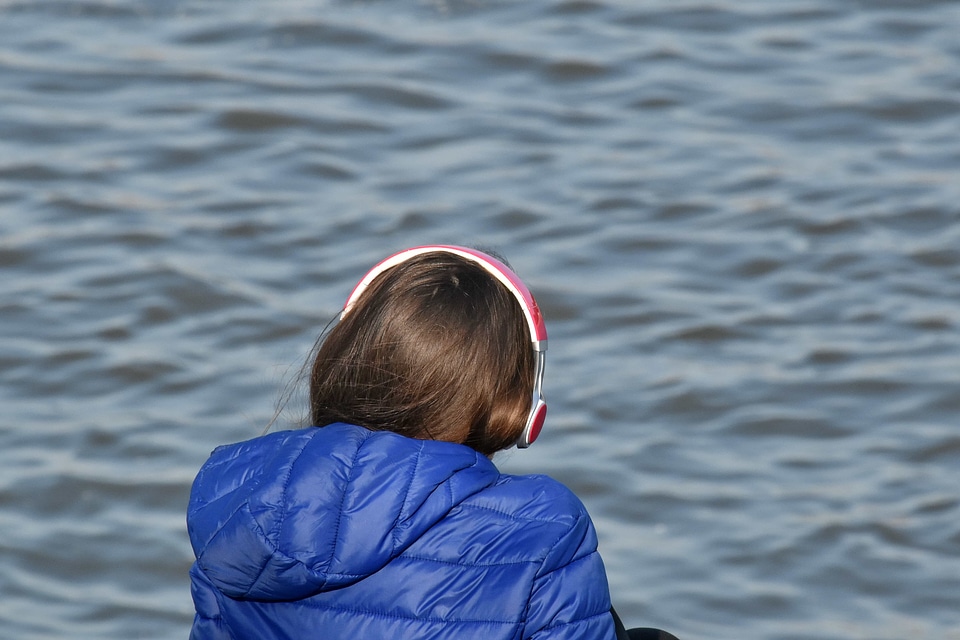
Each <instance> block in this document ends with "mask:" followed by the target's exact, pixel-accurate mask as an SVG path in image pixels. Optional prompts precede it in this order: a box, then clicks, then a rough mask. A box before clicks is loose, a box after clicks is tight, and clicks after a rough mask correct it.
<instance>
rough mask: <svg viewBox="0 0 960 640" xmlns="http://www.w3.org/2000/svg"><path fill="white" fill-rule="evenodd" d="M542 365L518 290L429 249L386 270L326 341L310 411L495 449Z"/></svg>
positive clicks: (523, 412) (519, 417) (525, 403)
mask: <svg viewBox="0 0 960 640" xmlns="http://www.w3.org/2000/svg"><path fill="white" fill-rule="evenodd" d="M533 372H534V360H533V350H532V347H531V344H530V334H529V330H528V329H527V325H526V320H525V318H524V315H523V310H522V309H521V307H520V303H519V302H518V301H517V300H516V298H515V297H514V296H513V294H512V293H510V291H508V290H507V288H506V287H504V286H503V284H501V283H500V282H498V281H497V280H496V279H495V278H494V277H493V276H492V275H490V274H489V273H487V272H486V271H485V270H484V269H483V268H482V267H480V266H479V265H477V264H474V263H473V262H471V261H469V260H467V259H465V258H462V257H460V256H457V255H453V254H449V253H444V252H430V253H425V254H422V255H420V256H416V257H414V258H412V259H410V260H408V261H406V262H403V263H401V264H399V265H397V266H395V267H392V268H390V269H389V270H387V271H386V272H384V273H383V274H381V275H380V276H378V277H377V278H376V279H375V280H374V281H373V282H372V283H371V284H370V286H369V288H368V289H367V290H366V291H364V292H363V293H362V294H361V295H360V297H359V298H358V299H357V301H356V303H355V305H354V306H353V307H352V308H351V309H350V312H349V313H348V314H347V315H346V316H345V317H344V318H343V319H342V320H341V321H340V323H339V324H337V325H336V326H335V327H334V328H333V329H332V330H331V331H330V333H329V334H328V335H327V337H326V338H325V339H324V340H323V343H322V344H321V345H320V347H319V349H318V351H317V356H316V359H315V360H314V363H313V369H312V373H311V376H310V414H311V419H312V421H313V424H314V425H317V426H324V425H327V424H330V423H333V422H349V423H352V424H357V425H360V426H363V427H366V428H368V429H372V430H377V431H393V432H396V433H399V434H402V435H405V436H409V437H412V438H420V439H432V440H445V441H449V442H458V443H463V444H466V445H469V446H471V447H473V448H474V449H476V450H477V451H479V452H480V453H482V454H484V455H487V456H489V455H493V454H494V453H495V452H497V451H500V450H501V449H506V448H507V447H509V446H510V445H512V444H513V443H514V442H515V441H516V440H517V438H518V437H519V435H520V433H521V431H522V430H523V427H524V424H525V422H526V418H527V412H528V411H529V410H530V404H531V398H532V393H533Z"/></svg>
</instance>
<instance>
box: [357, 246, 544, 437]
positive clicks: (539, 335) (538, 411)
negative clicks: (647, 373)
mask: <svg viewBox="0 0 960 640" xmlns="http://www.w3.org/2000/svg"><path fill="white" fill-rule="evenodd" d="M432 252H442V253H452V254H454V255H458V256H460V257H462V258H466V259H467V260H470V261H471V262H473V263H476V264H478V265H480V266H481V267H483V269H484V270H485V271H486V272H487V273H489V274H490V275H492V276H493V277H494V278H496V279H497V280H499V281H500V282H501V283H503V285H504V286H505V287H506V288H507V289H508V290H509V291H510V293H512V294H513V296H514V297H515V298H516V299H517V301H518V302H519V303H520V308H521V309H523V315H524V317H525V318H526V319H527V326H528V328H529V329H530V342H531V344H532V345H533V351H534V355H535V356H536V371H535V372H534V383H533V402H532V404H531V406H530V415H529V416H528V417H527V424H526V425H525V426H524V428H523V433H522V434H521V435H520V438H519V439H517V447H519V448H521V449H526V448H527V447H529V446H530V445H531V444H532V443H533V441H534V440H536V439H537V436H539V435H540V430H541V429H543V421H544V420H545V419H546V417H547V403H546V402H545V401H544V399H543V368H544V356H545V355H546V351H547V327H546V325H545V324H544V323H543V315H542V314H541V313H540V307H538V306H537V301H536V300H534V299H533V294H531V293H530V290H529V289H527V287H526V285H524V284H523V281H521V280H520V278H518V277H517V274H515V273H514V272H513V271H511V270H510V268H509V267H508V266H507V265H505V264H503V263H502V262H500V261H499V260H497V259H496V258H494V257H492V256H489V255H487V254H485V253H483V252H482V251H477V250H476V249H470V248H467V247H457V246H453V245H441V244H435V245H427V246H423V247H414V248H412V249H406V250H404V251H401V252H399V253H395V254H393V255H392V256H390V257H389V258H386V259H385V260H382V261H381V262H379V263H377V264H376V265H375V266H374V267H373V269H371V270H370V271H369V272H368V273H367V275H365V276H363V279H362V280H360V282H359V283H357V286H356V287H354V289H353V293H351V294H350V297H348V298H347V303H346V304H345V305H343V311H342V312H341V313H340V319H341V320H342V319H343V318H344V317H345V316H346V315H347V313H349V311H350V309H351V308H352V307H353V305H354V303H355V302H356V301H357V298H359V297H360V294H361V293H363V292H364V290H366V288H367V287H368V286H369V285H370V283H371V282H373V281H374V279H375V278H376V277H377V276H379V275H380V274H381V273H383V272H384V271H386V270H387V269H390V268H391V267H395V266H397V265H398V264H400V263H402V262H405V261H407V260H409V259H410V258H413V257H414V256H418V255H421V254H423V253H432Z"/></svg>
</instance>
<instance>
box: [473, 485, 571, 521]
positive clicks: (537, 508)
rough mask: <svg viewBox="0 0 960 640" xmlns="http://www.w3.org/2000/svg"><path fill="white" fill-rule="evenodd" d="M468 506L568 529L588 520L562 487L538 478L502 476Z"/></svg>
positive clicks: (569, 491)
mask: <svg viewBox="0 0 960 640" xmlns="http://www.w3.org/2000/svg"><path fill="white" fill-rule="evenodd" d="M470 503H471V506H477V507H480V508H489V509H495V510H498V511H501V512H503V513H504V514H505V515H508V516H510V517H512V518H513V519H516V520H526V521H543V522H549V523H555V524H557V525H558V526H570V525H571V524H572V523H573V522H574V521H576V520H580V519H583V518H588V517H589V516H588V515H587V510H586V508H585V507H584V506H583V503H582V502H581V501H580V499H579V498H578V497H577V496H576V495H575V494H574V493H573V491H571V490H570V489H568V488H567V487H566V486H565V485H564V484H563V483H561V482H559V481H557V480H555V479H553V478H551V477H550V476H546V475H540V474H530V475H508V474H501V475H500V477H499V479H498V480H497V482H496V483H495V484H493V485H492V486H490V487H488V488H487V489H486V490H484V491H483V492H481V493H479V494H477V495H475V496H473V497H472V499H471V500H470Z"/></svg>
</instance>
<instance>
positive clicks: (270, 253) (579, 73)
mask: <svg viewBox="0 0 960 640" xmlns="http://www.w3.org/2000/svg"><path fill="white" fill-rule="evenodd" d="M958 203H960V3H958V2H951V1H948V0H941V1H935V0H910V1H907V0H902V1H893V0H875V1H870V2H868V1H866V0H861V1H853V0H767V1H761V0H737V1H734V0H700V1H693V0H650V1H644V2H641V1H640V0H525V1H522V2H521V1H514V0H472V1H471V0H419V1H418V0H395V1H392V2H386V1H374V0H369V1H335V0H327V1H324V0H299V1H297V0H271V2H269V3H267V2H250V1H248V0H231V1H228V0H222V1H220V0H218V1H205V2H201V1H197V2H175V1H166V2H160V1H145V0H141V1H135V0H88V1H82V0H77V1H67V0H64V1H49V0H22V1H18V0H2V1H0V268H2V279H0V331H2V333H0V336H2V342H0V402H2V407H3V411H2V416H3V418H2V421H0V545H2V556H0V559H2V564H0V636H2V637H3V638H16V639H21V638H22V639H39V638H117V639H120V638H170V639H174V638H185V637H186V636H187V634H188V631H189V626H190V622H191V618H192V612H193V609H192V604H191V601H190V595H189V585H188V580H187V575H186V572H187V569H188V566H189V564H190V562H191V559H192V554H191V551H190V547H189V543H188V540H187V537H186V531H185V525H184V515H183V514H184V510H185V506H186V500H187V494H188V491H189V485H190V482H191V481H192V479H193V476H194V474H195V473H196V470H197V469H198V467H199V466H200V464H201V463H202V462H203V460H204V459H205V458H206V456H207V454H208V453H209V451H210V450H211V449H212V448H213V447H214V446H216V445H218V444H221V443H225V442H231V441H236V440H240V439H245V438H249V437H253V436H255V435H258V434H259V433H260V432H261V431H262V429H263V427H264V425H265V424H266V423H267V422H268V421H269V420H270V418H271V416H272V415H273V413H274V409H275V405H276V402H277V401H278V399H279V398H281V397H282V391H283V388H284V387H285V386H286V385H288V384H289V383H290V382H291V381H292V380H294V379H295V377H296V371H297V368H298V367H299V366H300V364H301V363H302V360H303V357H304V356H305V354H306V352H307V351H308V350H309V348H310V347H311V345H312V343H313V341H314V339H315V337H316V335H317V334H318V333H319V331H320V330H321V328H322V327H323V326H324V325H325V324H326V323H327V321H328V320H330V319H331V318H332V317H334V316H335V315H336V313H337V311H338V309H339V307H340V305H341V304H342V302H343V300H344V298H345V297H346V295H347V293H348V292H349V291H350V288H351V287H352V285H353V284H354V282H355V281H356V280H357V279H359V277H360V276H361V275H362V274H363V273H364V271H365V270H366V269H367V268H368V267H369V266H371V265H372V264H373V263H374V262H376V261H377V260H378V259H380V258H381V257H383V256H384V255H385V254H386V253H388V252H391V251H394V250H398V249H401V248H404V247H406V246H410V245H414V244H419V243H425V242H457V243H469V244H476V245H481V246H485V247H492V248H496V249H499V250H500V251H502V252H503V253H504V254H505V255H506V256H507V257H508V258H509V259H510V261H511V262H512V264H513V266H514V267H515V268H516V269H517V271H518V272H519V273H520V274H521V275H522V276H523V277H524V278H525V279H526V280H527V281H528V283H529V284H530V286H531V287H532V288H533V289H534V291H535V293H536V294H537V296H538V299H539V301H540V303H541V306H542V307H543V309H544V312H545V314H546V316H547V320H548V327H549V332H550V352H549V354H548V368H547V380H546V393H547V397H548V400H549V403H550V417H549V420H548V427H547V429H546V431H545V432H544V436H543V437H542V438H541V439H540V441H538V442H537V444H536V446H535V447H533V448H532V449H530V450H528V451H524V452H510V453H507V454H505V455H502V456H501V457H500V458H498V462H499V464H500V466H501V467H502V468H503V469H504V470H506V471H509V472H544V473H549V474H551V475H553V476H554V477H556V478H558V479H559V480H561V481H563V482H565V483H566V484H568V485H569V486H570V487H571V488H573V489H574V490H575V491H576V492H577V494H578V495H579V496H580V497H581V498H582V499H583V501H584V502H585V504H586V505H587V507H588V509H589V510H590V512H591V514H592V515H593V517H594V520H595V522H596V525H597V528H598V530H599V535H600V540H601V551H602V553H603V556H604V559H605V562H606V565H607V568H608V573H609V578H610V585H611V590H612V593H613V598H614V602H615V604H616V606H617V608H618V609H619V611H620V613H621V614H622V616H623V617H624V618H625V619H626V620H627V621H628V622H629V623H630V624H632V625H647V626H660V627H665V628H667V629H670V630H672V631H673V632H674V633H676V634H677V635H679V636H680V637H681V638H683V639H684V640H697V639H702V640H707V639H727V638H744V639H758V640H813V639H815V638H816V639H818V640H822V639H836V640H841V639H844V640H845V639H849V638H863V639H866V638H869V639H887V640H894V639H899V638H907V637H909V638H932V639H943V638H947V639H954V640H956V639H958V638H960V490H958V487H960V482H958V480H960V429H958V427H957V414H958V411H960V335H958V329H960V204H958ZM299 414H300V410H299V407H298V405H297V402H296V399H295V400H294V401H293V402H292V403H291V405H290V407H289V410H288V411H287V412H286V413H284V415H283V416H281V419H280V424H281V425H287V424H290V423H292V422H293V421H294V420H296V419H297V417H298V415H299Z"/></svg>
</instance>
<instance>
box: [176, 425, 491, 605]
mask: <svg viewBox="0 0 960 640" xmlns="http://www.w3.org/2000/svg"><path fill="white" fill-rule="evenodd" d="M498 478H499V472H498V471H497V469H496V467H495V466H494V465H493V463H492V462H490V461H489V460H488V459H487V458H485V457H484V456H482V455H480V454H479V453H477V452H476V451H474V450H473V449H471V448H469V447H466V446H463V445H458V444H452V443H447V442H437V441H433V440H413V439H410V438H406V437H403V436H400V435H397V434H395V433H390V432H383V431H379V432H372V431H368V430H366V429H363V428H362V427H357V426H353V425H347V424H333V425H330V426H326V427H323V428H316V427H310V428H307V429H301V430H298V431H283V432H279V433H272V434H269V435H266V436H263V437H261V438H257V439H255V440H250V441H247V442H242V443H239V444H233V445H227V446H224V447H219V448H217V449H216V450H214V452H213V454H212V455H211V456H210V459H209V460H208V461H207V462H206V463H205V464H204V466H203V468H202V469H201V471H200V473H199V474H198V476H197V479H196V480H195V481H194V484H193V490H192V492H191V495H190V506H189V508H188V512H187V529H188V531H189V534H190V542H191V544H192V545H193V549H194V553H195V554H196V557H197V564H198V566H199V568H200V569H202V570H203V572H204V573H205V574H206V576H207V577H208V578H209V579H210V581H211V582H213V584H214V585H216V587H217V588H218V589H220V590H221V591H222V592H223V593H225V594H226V595H228V596H230V597H233V598H247V599H255V600H269V601H279V600H295V599H300V598H305V597H308V596H311V595H314V594H316V593H319V592H321V591H327V590H331V589H335V588H338V587H343V586H346V585H348V584H352V583H354V582H356V581H358V580H360V579H362V578H364V577H366V576H369V575H370V574H372V573H374V572H376V571H377V570H379V569H381V568H382V567H383V566H385V565H386V564H387V563H388V562H390V561H391V560H392V559H393V558H395V557H397V556H398V555H399V554H401V553H402V552H403V551H404V550H405V549H406V548H407V547H409V546H410V545H411V544H412V543H413V542H414V541H416V540H417V539H418V538H419V537H420V536H422V535H423V533H424V532H425V531H427V530H428V529H429V528H430V527H431V526H433V525H434V524H436V523H437V522H438V521H440V520H441V519H442V518H444V516H446V515H447V513H449V512H450V510H451V509H453V508H454V507H456V506H457V505H458V504H459V503H461V502H462V501H464V500H465V499H467V498H469V497H470V496H472V495H473V494H475V493H477V492H479V491H481V490H483V489H484V488H486V487H488V486H490V485H492V484H494V483H495V482H496V481H497V479H498Z"/></svg>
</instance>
